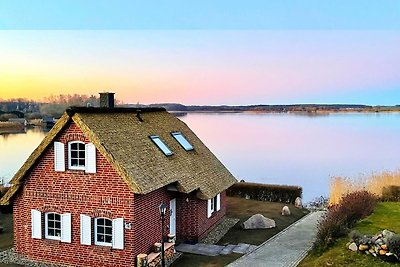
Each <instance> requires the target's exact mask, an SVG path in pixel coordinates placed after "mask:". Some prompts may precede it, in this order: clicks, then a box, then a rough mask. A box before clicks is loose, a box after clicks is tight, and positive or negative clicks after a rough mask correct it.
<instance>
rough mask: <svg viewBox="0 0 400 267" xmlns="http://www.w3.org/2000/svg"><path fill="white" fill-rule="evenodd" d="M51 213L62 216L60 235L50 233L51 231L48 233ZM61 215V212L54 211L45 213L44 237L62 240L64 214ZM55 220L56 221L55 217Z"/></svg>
mask: <svg viewBox="0 0 400 267" xmlns="http://www.w3.org/2000/svg"><path fill="white" fill-rule="evenodd" d="M50 214H54V215H58V216H59V217H60V228H59V229H60V236H52V235H49V233H48V230H49V218H48V216H49V215H50ZM61 215H62V214H59V213H57V212H53V211H51V212H46V213H45V215H44V218H45V222H44V237H45V238H46V239H51V240H59V241H61V236H62V216H61ZM53 221H54V222H56V220H55V219H54V220H53ZM52 229H54V230H55V229H58V228H56V227H53V228H52Z"/></svg>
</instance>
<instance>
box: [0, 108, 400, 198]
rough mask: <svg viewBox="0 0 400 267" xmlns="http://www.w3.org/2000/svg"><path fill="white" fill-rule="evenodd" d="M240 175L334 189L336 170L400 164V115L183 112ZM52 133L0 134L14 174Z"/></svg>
mask: <svg viewBox="0 0 400 267" xmlns="http://www.w3.org/2000/svg"><path fill="white" fill-rule="evenodd" d="M179 115H180V116H179V118H180V119H181V120H183V121H184V122H186V123H187V124H188V125H189V127H191V128H192V129H193V130H194V132H195V133H196V134H197V135H198V136H199V137H200V138H201V139H202V140H203V142H204V143H205V144H206V145H207V146H208V147H209V148H210V149H211V150H212V151H213V152H214V153H215V154H216V155H217V157H218V158H219V159H220V160H221V161H222V162H223V163H224V164H225V166H226V167H227V168H228V169H229V170H230V171H231V172H232V173H233V174H234V175H235V176H236V178H237V179H238V180H240V179H244V180H246V181H253V182H262V183H273V184H289V185H300V186H302V187H303V189H304V198H305V200H311V199H312V198H314V197H316V196H319V195H321V194H323V195H326V194H327V193H328V186H329V181H330V177H331V176H336V175H341V176H349V177H354V176H358V175H359V174H362V173H364V174H368V173H371V172H380V171H384V170H397V169H399V168H400V157H398V155H397V154H398V148H399V147H400V138H398V137H399V136H400V114H381V113H380V114H359V113H355V114H349V113H346V114H330V115H326V114H324V116H309V114H305V115H293V114H245V113H188V114H179ZM44 136H45V132H43V130H42V129H40V128H34V129H28V130H27V131H26V134H8V135H0V177H4V178H6V179H5V180H6V181H8V180H9V179H10V178H12V176H13V175H14V174H15V172H16V171H17V170H18V169H19V168H20V167H21V165H22V164H23V163H24V162H25V160H26V159H27V158H28V156H29V155H30V154H31V153H32V151H33V150H34V149H35V148H36V147H37V146H38V145H39V143H40V142H41V140H42V139H43V137H44Z"/></svg>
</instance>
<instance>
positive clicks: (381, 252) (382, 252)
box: [379, 249, 387, 255]
mask: <svg viewBox="0 0 400 267" xmlns="http://www.w3.org/2000/svg"><path fill="white" fill-rule="evenodd" d="M386 253H387V251H386V250H383V249H381V250H379V255H386Z"/></svg>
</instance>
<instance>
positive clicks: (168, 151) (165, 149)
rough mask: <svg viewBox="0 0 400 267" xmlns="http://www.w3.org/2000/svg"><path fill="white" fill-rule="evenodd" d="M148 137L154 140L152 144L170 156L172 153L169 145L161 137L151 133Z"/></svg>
mask: <svg viewBox="0 0 400 267" xmlns="http://www.w3.org/2000/svg"><path fill="white" fill-rule="evenodd" d="M150 139H151V140H152V141H153V142H154V144H156V145H157V147H158V148H159V149H160V150H161V151H162V152H163V153H164V154H165V155H166V156H171V155H172V154H173V153H172V151H171V149H169V147H167V145H166V144H165V143H164V142H163V140H161V138H160V137H159V136H158V135H152V136H150Z"/></svg>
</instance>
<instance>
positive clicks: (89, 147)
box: [85, 143, 96, 173]
mask: <svg viewBox="0 0 400 267" xmlns="http://www.w3.org/2000/svg"><path fill="white" fill-rule="evenodd" d="M85 172H87V173H96V146H95V145H94V144H92V143H88V144H86V145H85Z"/></svg>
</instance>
